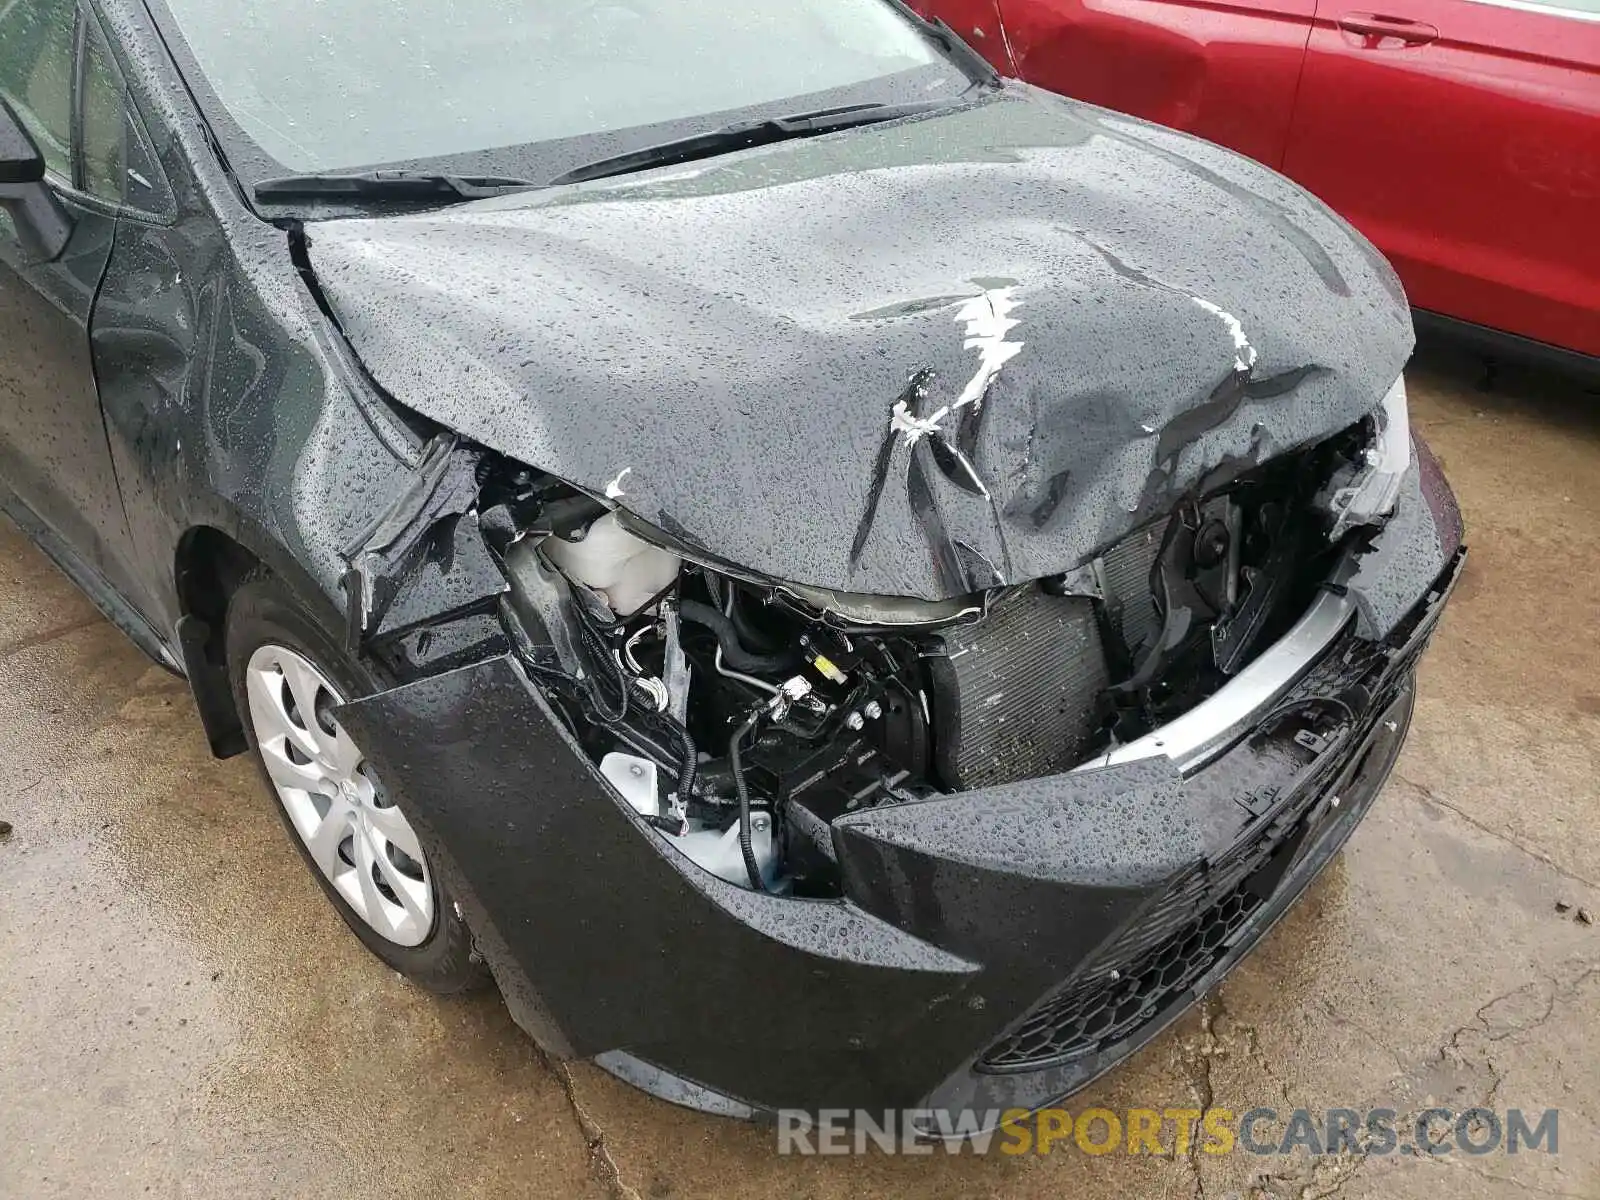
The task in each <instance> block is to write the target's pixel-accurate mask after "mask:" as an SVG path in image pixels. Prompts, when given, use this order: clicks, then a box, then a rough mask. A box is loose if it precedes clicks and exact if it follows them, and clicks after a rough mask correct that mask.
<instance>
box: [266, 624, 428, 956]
mask: <svg viewBox="0 0 1600 1200" xmlns="http://www.w3.org/2000/svg"><path fill="white" fill-rule="evenodd" d="M245 691H246V695H247V697H248V699H249V703H250V723H251V724H252V725H253V726H254V727H255V733H256V745H258V746H259V747H260V748H261V758H262V761H263V762H265V763H266V766H267V774H268V775H270V776H271V777H272V784H273V788H274V789H275V790H276V791H277V793H278V799H279V801H281V802H282V804H283V807H284V811H286V812H287V813H288V814H289V822H290V824H292V825H293V826H294V828H295V832H296V833H298V834H299V835H300V839H301V840H302V841H303V842H305V844H306V849H308V850H309V851H310V852H311V858H312V861H313V862H315V863H316V864H317V869H318V870H320V871H321V872H322V873H323V875H325V876H326V877H327V879H328V881H329V882H330V883H332V884H333V886H334V887H335V888H337V889H338V891H339V894H340V895H341V896H343V897H344V898H345V900H346V902H347V903H348V904H349V905H350V907H351V908H353V909H355V911H356V913H357V914H358V915H359V916H360V917H361V919H362V920H363V921H365V922H366V923H367V924H368V925H370V926H372V928H373V929H375V930H376V931H377V932H378V933H380V934H381V935H382V936H383V937H384V938H386V939H387V940H389V941H391V942H393V943H395V945H397V946H416V945H420V944H421V943H422V942H423V941H425V940H426V939H427V937H428V934H429V933H430V932H432V930H433V910H434V896H433V878H432V876H431V875H430V874H429V872H428V864H427V859H425V858H424V857H423V854H422V847H421V845H420V844H419V843H418V842H417V835H416V833H415V832H414V831H413V830H412V828H411V824H410V822H408V821H407V820H406V818H405V814H404V813H402V812H401V811H400V810H399V808H397V807H396V806H395V805H394V804H393V803H391V802H390V801H389V800H388V798H387V797H386V796H384V794H383V793H382V791H380V790H379V789H378V788H377V787H376V786H375V785H374V783H373V779H372V776H371V775H370V774H369V772H368V770H367V766H366V761H365V759H364V758H363V756H362V754H361V750H360V748H359V747H357V746H356V744H355V742H354V741H352V740H351V738H350V735H349V734H348V733H346V732H345V731H344V730H343V729H342V728H340V726H339V723H338V722H337V721H335V720H334V719H333V717H332V716H331V710H332V709H333V708H335V707H336V706H338V705H339V704H342V703H343V702H344V698H343V697H342V696H340V694H339V692H338V690H337V689H336V688H335V687H334V686H333V684H331V683H329V682H328V680H327V678H326V676H324V675H323V674H322V672H321V671H319V670H317V668H316V667H314V666H312V665H311V663H310V662H309V661H308V660H307V659H306V658H304V657H303V656H302V655H299V654H296V653H295V652H294V651H293V650H289V649H285V648H284V647H282V646H271V645H268V646H262V647H261V648H260V649H259V650H257V651H256V652H255V653H254V654H252V655H251V656H250V663H249V665H248V666H247V667H246V668H245Z"/></svg>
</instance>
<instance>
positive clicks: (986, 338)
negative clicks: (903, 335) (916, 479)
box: [889, 284, 1022, 446]
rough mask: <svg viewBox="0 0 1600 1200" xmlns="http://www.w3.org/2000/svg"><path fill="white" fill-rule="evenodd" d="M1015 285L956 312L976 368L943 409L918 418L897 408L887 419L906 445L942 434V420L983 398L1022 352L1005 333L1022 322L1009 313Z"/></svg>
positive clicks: (987, 292) (986, 292) (984, 294)
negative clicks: (1003, 369)
mask: <svg viewBox="0 0 1600 1200" xmlns="http://www.w3.org/2000/svg"><path fill="white" fill-rule="evenodd" d="M1016 290H1017V289H1016V285H1014V284H1013V285H1010V286H1008V287H1002V288H985V289H984V290H983V292H982V294H981V295H977V296H973V297H972V298H971V299H970V300H967V301H965V302H964V303H963V304H962V305H961V307H960V308H958V309H956V320H958V321H961V322H963V323H965V325H966V327H967V337H966V341H965V343H964V345H965V346H966V348H967V349H968V350H976V351H977V352H978V369H977V370H976V371H974V372H973V375H972V378H971V379H969V380H968V381H967V386H966V387H964V388H962V389H961V394H960V395H959V396H957V397H956V398H955V399H954V400H953V401H951V402H950V403H949V404H946V405H945V406H944V407H943V408H940V409H937V410H935V411H934V412H933V413H931V414H929V415H928V416H926V417H918V416H914V415H912V414H911V412H910V411H909V410H907V409H905V407H904V406H903V405H896V406H895V410H894V412H893V413H892V414H891V416H890V418H889V422H890V428H891V429H893V430H896V431H898V432H900V433H903V434H905V438H906V445H907V446H915V445H916V444H917V442H918V441H919V440H920V439H921V438H924V437H931V436H933V435H934V434H938V433H941V432H942V430H941V425H942V423H943V421H944V419H945V418H946V417H947V416H949V415H950V414H951V413H952V412H955V411H957V410H959V409H963V408H966V407H967V406H968V405H971V404H975V403H977V402H978V401H980V400H982V399H983V396H984V393H985V392H987V391H988V390H989V384H990V383H991V382H992V381H993V380H994V377H995V376H996V375H998V374H999V373H1000V368H1001V367H1003V366H1005V365H1006V364H1007V363H1008V362H1010V361H1011V360H1012V359H1013V358H1015V357H1016V356H1017V355H1018V354H1020V353H1021V352H1022V343H1021V342H1012V341H1007V340H1006V334H1008V333H1010V332H1011V331H1012V330H1013V329H1015V328H1016V327H1017V326H1018V325H1019V324H1021V322H1019V321H1014V320H1012V319H1011V315H1010V314H1011V312H1012V310H1013V309H1015V308H1016V307H1017V306H1018V305H1019V304H1020V303H1021V301H1019V300H1016V299H1013V293H1014V292H1015V291H1016Z"/></svg>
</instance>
